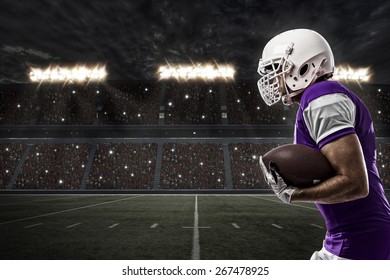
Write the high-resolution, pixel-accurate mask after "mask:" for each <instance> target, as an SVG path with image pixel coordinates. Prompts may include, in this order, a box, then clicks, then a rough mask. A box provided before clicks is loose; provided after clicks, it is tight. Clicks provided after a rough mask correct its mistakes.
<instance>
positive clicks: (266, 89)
mask: <svg viewBox="0 0 390 280" xmlns="http://www.w3.org/2000/svg"><path fill="white" fill-rule="evenodd" d="M292 47H293V44H291V45H290V46H288V47H287V49H286V54H285V56H284V57H277V58H272V59H269V60H265V61H264V60H263V59H260V60H259V67H258V69H257V72H258V73H259V74H260V76H261V78H260V79H259V81H258V82H257V86H258V88H259V91H260V95H261V97H262V98H263V100H264V102H265V104H267V105H268V106H272V105H274V104H275V103H277V102H279V101H280V99H282V101H283V103H285V101H284V100H286V98H285V95H283V96H282V92H283V91H282V89H281V86H282V87H284V91H285V93H286V95H287V96H286V97H288V96H289V94H290V91H289V89H288V87H287V86H286V83H285V75H286V74H288V73H289V72H290V71H291V68H292V67H293V63H292V62H291V61H290V60H288V56H289V54H290V53H291V51H292ZM287 99H290V98H287ZM290 104H291V103H289V104H285V105H290Z"/></svg>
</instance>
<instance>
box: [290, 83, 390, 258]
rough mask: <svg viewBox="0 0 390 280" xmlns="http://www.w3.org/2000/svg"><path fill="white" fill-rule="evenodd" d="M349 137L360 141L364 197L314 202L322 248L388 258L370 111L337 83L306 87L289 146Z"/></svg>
mask: <svg viewBox="0 0 390 280" xmlns="http://www.w3.org/2000/svg"><path fill="white" fill-rule="evenodd" d="M351 133H355V134H356V135H357V136H358V138H359V140H360V143H361V147H362V150H363V154H364V159H365V163H366V167H367V173H368V179H369V185H370V189H369V195H368V196H367V197H365V198H362V199H357V200H354V201H350V202H344V203H336V204H320V203H317V207H318V209H319V210H320V212H321V214H322V216H323V217H324V219H325V222H326V227H327V230H328V234H327V235H326V238H325V244H324V246H325V248H326V249H327V250H328V251H329V252H331V253H333V254H335V255H337V256H340V257H343V258H348V259H390V207H389V203H388V201H387V199H386V197H385V194H384V190H383V186H382V182H381V179H380V177H379V173H378V169H377V167H376V148H375V133H374V127H373V123H372V119H371V116H370V113H369V111H368V110H367V108H366V106H365V105H364V104H363V102H362V101H361V100H360V99H359V98H358V97H357V96H356V95H355V94H354V93H352V92H351V91H350V90H349V89H347V88H345V87H344V86H343V85H341V84H340V83H338V82H334V81H323V82H319V83H316V84H313V85H312V86H310V87H308V88H307V89H306V90H305V92H304V93H303V94H302V99H301V101H300V106H299V109H298V112H297V118H296V123H295V133H294V143H296V144H304V145H307V146H309V147H312V148H315V149H317V150H320V149H321V147H322V146H324V145H326V144H327V143H329V142H332V141H333V140H336V139H338V138H340V137H343V136H345V135H348V134H351Z"/></svg>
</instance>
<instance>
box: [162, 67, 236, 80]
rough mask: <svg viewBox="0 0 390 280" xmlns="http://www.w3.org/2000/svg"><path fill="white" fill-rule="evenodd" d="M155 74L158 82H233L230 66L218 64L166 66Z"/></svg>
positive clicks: (232, 69) (232, 72)
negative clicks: (170, 80) (172, 80)
mask: <svg viewBox="0 0 390 280" xmlns="http://www.w3.org/2000/svg"><path fill="white" fill-rule="evenodd" d="M157 74H158V76H159V79H160V80H166V79H176V80H178V81H188V80H198V79H201V80H206V81H213V80H217V79H222V80H233V79H234V74H235V70H234V68H233V67H232V66H231V65H228V64H226V65H218V64H216V63H215V64H210V63H207V64H192V65H188V64H187V65H185V64H184V65H183V64H178V65H170V64H169V63H167V65H164V66H160V67H159V68H158V71H157Z"/></svg>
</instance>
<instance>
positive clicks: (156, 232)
mask: <svg viewBox="0 0 390 280" xmlns="http://www.w3.org/2000/svg"><path fill="white" fill-rule="evenodd" d="M197 201H198V217H199V224H198V226H199V240H198V241H199V246H200V259H208V260H212V259H220V260H223V259H308V258H310V256H311V254H312V252H313V251H314V250H317V249H319V248H320V247H321V244H322V239H323V237H324V234H325V229H324V228H319V227H318V226H320V227H324V223H323V220H322V217H321V215H320V213H319V211H318V210H317V209H316V208H315V206H314V205H313V204H297V205H294V206H293V205H286V204H283V203H280V202H279V200H278V199H277V198H276V197H275V196H262V195H224V196H222V195H198V199H197ZM194 206H195V195H177V196H175V195H142V196H141V195H140V196H135V195H1V196H0V237H1V238H0V248H1V250H0V259H24V260H28V259H44V260H46V259H47V260H52V259H54V260H62V259H75V260H79V259H104V260H107V259H110V260H131V259H134V260H135V259H148V260H154V259H156V260H157V259H183V260H185V259H191V258H192V247H193V242H194V240H193V233H194V229H193V228H192V227H193V226H194V209H195V207H194ZM233 223H234V224H235V226H234V225H233ZM114 224H118V225H116V226H114V227H112V228H110V226H112V225H114ZM153 224H158V225H157V226H155V227H151V226H152V225H153ZM237 227H238V228H237Z"/></svg>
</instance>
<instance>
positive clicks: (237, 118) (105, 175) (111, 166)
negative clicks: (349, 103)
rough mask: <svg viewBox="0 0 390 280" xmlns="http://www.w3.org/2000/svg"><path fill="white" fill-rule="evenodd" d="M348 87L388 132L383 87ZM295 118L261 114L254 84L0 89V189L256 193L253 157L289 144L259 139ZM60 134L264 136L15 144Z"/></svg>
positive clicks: (265, 110)
mask: <svg viewBox="0 0 390 280" xmlns="http://www.w3.org/2000/svg"><path fill="white" fill-rule="evenodd" d="M347 86H348V87H350V88H351V89H352V90H353V91H354V92H355V93H356V94H357V95H358V96H359V97H360V98H361V99H362V100H363V101H364V102H365V103H366V105H367V106H368V108H369V110H370V112H371V114H372V117H373V119H374V125H375V126H376V128H380V129H381V131H385V132H386V131H389V127H388V126H389V125H390V109H389V106H388V104H389V101H390V87H389V86H384V85H369V84H364V85H360V86H359V85H356V84H347ZM297 108H298V106H297V105H293V106H290V107H285V106H282V105H281V104H279V105H276V107H272V108H271V107H267V106H266V105H265V104H264V102H263V101H262V100H261V97H260V96H259V94H258V90H257V86H256V82H253V81H240V82H230V83H219V82H186V83H179V82H177V81H176V82H172V81H168V82H156V81H137V82H126V81H124V82H121V81H110V82H107V83H104V84H89V85H87V86H81V85H77V84H67V85H65V86H62V85H55V84H47V85H42V86H40V87H38V88H35V86H31V85H11V86H6V87H5V86H3V85H0V129H1V133H2V135H3V136H2V138H1V139H0V140H1V141H2V142H1V143H0V189H3V190H4V189H10V188H14V189H23V190H26V189H32V190H36V189H43V190H49V189H50V190H53V189H61V190H62V189H65V190H72V189H75V190H84V189H85V190H92V189H97V190H102V189H109V190H120V189H124V190H126V189H152V188H153V189H156V188H158V189H163V190H166V189H175V190H176V189H186V190H188V189H217V190H223V189H246V190H256V189H261V188H264V186H265V185H264V182H263V178H262V176H261V174H260V173H259V170H258V156H259V155H260V154H264V153H265V152H267V151H268V150H270V149H272V148H273V147H276V146H277V145H279V144H280V143H281V142H283V141H286V143H287V142H291V139H290V138H285V139H284V138H283V137H278V136H275V138H274V137H270V136H269V135H267V129H270V130H271V129H273V130H278V128H279V127H284V128H287V129H288V130H289V131H290V130H291V131H292V130H293V122H294V119H295V114H296V110H297ZM224 114H225V116H224ZM67 125H72V126H77V125H86V126H90V127H94V129H97V130H99V129H100V128H104V127H105V126H106V125H109V126H110V127H111V126H113V127H114V129H117V128H118V129H121V125H131V126H134V127H142V129H144V130H145V131H147V130H148V128H149V126H153V127H157V129H160V128H161V131H164V130H165V129H167V128H172V127H174V126H177V127H180V129H183V128H190V129H192V128H193V129H194V131H195V130H196V129H197V127H203V129H205V128H206V129H210V130H218V129H221V127H223V128H225V127H234V126H240V127H241V126H242V127H244V128H245V129H249V130H253V131H254V130H257V129H259V128H261V130H264V133H265V134H264V138H263V137H262V139H260V140H259V141H258V142H257V140H256V139H251V136H250V133H248V134H245V137H246V139H247V140H246V139H241V138H239V135H235V134H229V135H231V136H228V137H231V138H223V139H214V140H212V141H209V140H210V139H208V140H207V141H204V139H203V138H202V137H200V138H199V139H196V140H195V139H192V141H186V139H185V140H183V141H182V142H180V141H181V140H180V139H179V140H178V139H176V140H175V141H171V138H170V137H173V138H175V137H176V135H173V134H170V133H171V131H169V130H167V131H168V132H169V134H165V135H168V136H162V138H158V139H155V140H154V139H153V138H145V139H142V140H140V139H138V140H137V141H133V140H127V139H116V140H110V139H111V138H109V139H101V140H96V139H93V137H94V136H93V133H87V134H85V135H87V136H86V137H87V139H81V138H76V137H77V134H71V133H68V134H66V133H64V134H63V135H71V136H64V137H65V138H66V141H65V140H64V139H62V138H61V137H62V136H60V138H58V139H56V140H52V139H46V138H44V139H42V140H33V138H31V139H30V138H29V135H24V134H23V130H24V128H23V127H24V126H29V127H37V130H41V129H45V128H46V127H49V126H50V127H53V126H55V127H64V129H65V130H66V129H68V130H69V131H70V132H72V129H71V128H67V127H68V126H67ZM13 126H14V127H20V126H22V129H21V130H19V134H17V135H19V136H18V137H21V138H23V140H18V141H16V142H13V140H12V139H11V138H7V137H8V136H7V132H8V129H9V128H10V127H13ZM82 128H83V129H84V127H82ZM245 129H244V130H245ZM237 131H238V130H237ZM165 133H166V132H165ZM90 135H92V136H90ZM162 135H164V134H163V133H162ZM385 135H388V134H386V133H385ZM45 137H46V136H45ZM55 137H58V136H55ZM67 137H75V138H74V139H75V141H74V142H72V141H73V139H71V138H67ZM88 137H91V138H88ZM132 137H134V138H137V137H138V136H136V135H134V136H132ZM164 137H167V138H164ZM184 137H185V138H188V139H191V137H192V136H189V135H187V136H184ZM237 137H238V138H237ZM276 137H278V140H277V141H276ZM379 138H380V141H379V143H378V146H377V149H378V150H377V152H378V153H377V155H378V157H377V163H378V164H377V165H378V169H379V171H380V174H381V176H382V179H383V182H384V184H385V187H386V189H387V190H389V189H390V172H388V171H389V165H388V163H389V160H390V144H389V142H390V141H389V138H388V136H385V137H384V138H383V137H379ZM92 139H93V140H92ZM22 143H23V144H22ZM77 143H82V144H77ZM110 151H111V152H110Z"/></svg>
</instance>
